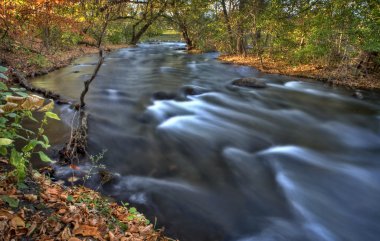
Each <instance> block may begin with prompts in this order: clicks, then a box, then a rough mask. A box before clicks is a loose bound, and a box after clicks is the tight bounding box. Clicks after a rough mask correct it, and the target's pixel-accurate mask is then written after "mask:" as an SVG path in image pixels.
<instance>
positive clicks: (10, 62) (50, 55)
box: [0, 44, 129, 78]
mask: <svg viewBox="0 0 380 241" xmlns="http://www.w3.org/2000/svg"><path fill="white" fill-rule="evenodd" d="M128 47H129V45H126V44H124V45H106V46H105V47H104V49H105V50H106V51H113V50H116V49H120V48H128ZM98 51H99V50H98V48H96V47H93V46H85V45H78V46H75V47H72V48H70V49H67V50H57V51H50V52H41V53H39V52H37V51H29V50H25V49H22V48H20V49H16V50H13V51H11V52H10V51H5V50H0V65H5V66H7V67H10V68H13V69H16V70H17V71H18V72H21V73H22V74H23V75H24V76H25V77H27V78H33V77H36V76H39V75H43V74H47V73H49V72H52V71H54V70H57V69H60V68H63V67H65V66H67V65H69V64H70V63H71V62H72V61H73V60H74V59H76V58H78V57H81V56H84V55H87V54H95V53H98Z"/></svg>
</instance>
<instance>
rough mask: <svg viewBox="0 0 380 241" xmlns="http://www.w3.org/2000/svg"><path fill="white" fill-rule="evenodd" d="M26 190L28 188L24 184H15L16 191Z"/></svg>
mask: <svg viewBox="0 0 380 241" xmlns="http://www.w3.org/2000/svg"><path fill="white" fill-rule="evenodd" d="M27 188H28V186H27V185H26V184H25V183H24V182H19V183H17V189H18V190H24V189H27Z"/></svg>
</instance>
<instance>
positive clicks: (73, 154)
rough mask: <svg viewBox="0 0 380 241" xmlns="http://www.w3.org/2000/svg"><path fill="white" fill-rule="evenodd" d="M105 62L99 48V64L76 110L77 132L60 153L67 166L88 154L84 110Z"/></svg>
mask: <svg viewBox="0 0 380 241" xmlns="http://www.w3.org/2000/svg"><path fill="white" fill-rule="evenodd" d="M103 62H104V56H103V50H102V49H101V48H99V62H98V64H97V66H96V68H95V70H94V73H93V74H92V76H91V78H90V79H88V80H86V81H85V82H84V89H83V91H82V93H81V95H80V103H79V104H77V105H76V109H77V111H78V112H79V123H78V126H77V128H75V130H74V129H73V131H72V133H71V137H70V140H69V142H68V143H67V144H66V146H65V147H64V148H63V149H62V150H61V151H59V154H60V160H61V161H62V162H64V163H66V164H72V162H73V161H74V160H76V161H78V160H79V157H80V156H86V154H87V151H86V150H87V131H88V124H87V119H88V114H87V113H86V112H85V110H84V106H85V105H86V103H85V102H84V98H85V97H86V94H87V92H88V90H89V87H90V84H91V82H92V81H93V80H94V79H95V78H96V75H97V74H98V72H99V70H100V67H101V66H102V64H103ZM78 112H77V113H78ZM74 120H75V116H74V118H73V123H72V126H74ZM72 128H74V127H72Z"/></svg>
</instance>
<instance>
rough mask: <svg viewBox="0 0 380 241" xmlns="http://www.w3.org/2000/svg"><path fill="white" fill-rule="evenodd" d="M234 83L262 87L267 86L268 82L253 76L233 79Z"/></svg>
mask: <svg viewBox="0 0 380 241" xmlns="http://www.w3.org/2000/svg"><path fill="white" fill-rule="evenodd" d="M232 85H236V86H242V87H248V88H255V89H261V88H265V87H267V84H266V83H265V82H264V81H262V80H259V79H256V78H252V77H251V78H241V79H236V80H234V81H232Z"/></svg>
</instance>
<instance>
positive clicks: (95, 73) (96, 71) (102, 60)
mask: <svg viewBox="0 0 380 241" xmlns="http://www.w3.org/2000/svg"><path fill="white" fill-rule="evenodd" d="M103 62H104V56H103V50H102V49H99V62H98V64H97V65H96V68H95V70H94V73H93V74H92V76H91V78H90V79H88V80H86V81H85V82H84V90H83V91H82V93H81V95H80V107H81V108H83V107H84V106H85V105H86V103H85V102H84V97H85V96H86V94H87V92H88V89H89V87H90V84H91V82H92V81H93V80H94V79H95V77H96V75H97V74H98V72H99V70H100V67H101V66H102V64H103Z"/></svg>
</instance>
